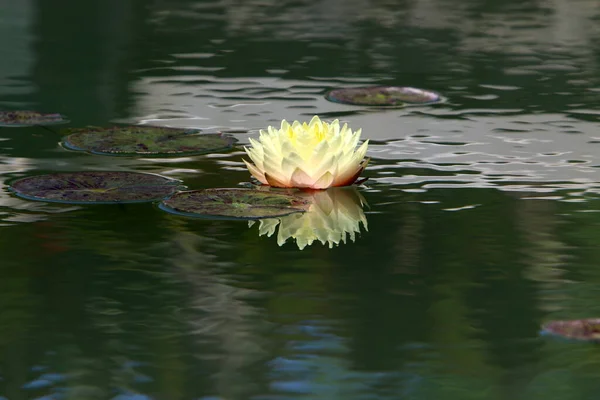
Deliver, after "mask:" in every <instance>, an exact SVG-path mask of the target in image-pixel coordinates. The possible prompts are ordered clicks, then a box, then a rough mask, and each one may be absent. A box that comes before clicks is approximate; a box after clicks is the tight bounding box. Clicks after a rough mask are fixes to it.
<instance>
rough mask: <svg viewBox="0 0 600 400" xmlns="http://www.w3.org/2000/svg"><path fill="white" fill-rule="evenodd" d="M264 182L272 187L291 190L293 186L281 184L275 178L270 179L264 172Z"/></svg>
mask: <svg viewBox="0 0 600 400" xmlns="http://www.w3.org/2000/svg"><path fill="white" fill-rule="evenodd" d="M265 180H266V181H267V182H266V184H267V185H269V186H272V187H278V188H291V187H294V186H293V185H290V184H289V183H287V184H286V183H283V182H281V181H279V180H277V179H276V178H274V177H272V176H271V175H269V174H267V173H266V172H265Z"/></svg>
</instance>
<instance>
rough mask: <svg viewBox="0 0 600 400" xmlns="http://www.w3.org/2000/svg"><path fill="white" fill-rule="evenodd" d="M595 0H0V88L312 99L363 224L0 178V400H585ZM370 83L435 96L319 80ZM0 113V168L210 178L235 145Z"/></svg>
mask: <svg viewBox="0 0 600 400" xmlns="http://www.w3.org/2000/svg"><path fill="white" fill-rule="evenodd" d="M599 43H600V3H599V2H597V1H595V0H546V1H545V0H538V1H533V0H504V1H491V0H490V1H483V0H404V1H402V0H398V1H391V0H390V1H383V0H380V1H377V0H372V1H367V0H345V1H341V0H319V1H316V0H315V1H301V0H300V1H298V0H296V1H285V0H277V1H275V0H244V1H241V0H238V1H236V0H222V1H185V0H169V1H166V0H162V1H161V0H155V1H145V2H144V1H128V0H119V1H117V0H114V1H105V0H102V1H100V0H86V1H81V0H56V1H42V0H37V1H36V0H19V1H10V0H0V54H1V56H0V107H1V108H3V109H36V110H40V111H48V112H61V113H64V114H67V115H68V116H69V117H70V118H71V120H72V126H85V125H94V124H95V125H103V124H108V123H115V122H126V123H140V122H143V123H149V124H160V125H168V126H185V127H195V128H206V129H207V130H219V129H225V130H241V131H249V133H243V134H238V135H237V136H238V138H239V139H240V143H242V144H244V143H247V139H248V137H253V136H256V135H257V129H260V128H264V127H265V126H266V125H269V124H278V123H279V121H280V120H281V119H283V118H286V119H288V120H294V119H303V120H307V119H309V118H310V117H311V116H312V115H314V114H319V115H320V116H321V117H322V118H326V119H327V118H334V117H335V118H340V119H342V120H343V121H346V122H348V123H349V124H350V125H351V127H353V128H359V127H360V128H362V129H363V137H364V138H369V139H371V141H372V144H371V146H370V150H369V155H370V156H371V157H372V162H371V165H370V166H369V168H368V169H367V172H366V173H365V175H366V176H368V177H369V178H370V180H369V182H368V184H367V186H366V187H364V188H361V189H360V192H361V194H362V195H363V196H364V197H365V199H366V201H367V202H368V204H369V207H368V208H367V207H365V209H364V212H365V215H366V218H367V219H368V231H365V230H364V229H363V230H362V234H360V235H358V236H357V238H356V241H355V242H351V241H347V243H346V244H342V245H340V246H339V247H334V248H333V249H331V250H330V249H329V248H328V247H327V246H323V245H321V244H320V243H315V244H313V245H312V246H308V247H306V248H305V249H304V250H303V251H300V250H298V248H297V247H296V246H295V244H294V243H293V241H291V240H289V241H288V242H287V243H286V244H284V245H283V246H281V247H280V246H278V244H277V240H276V238H275V237H266V236H259V231H258V228H257V227H256V226H252V227H248V225H247V224H246V223H244V222H229V221H206V220H193V219H186V218H181V217H177V216H172V215H169V214H166V213H164V212H162V211H160V210H158V209H157V208H156V207H155V206H154V205H150V204H146V205H131V206H125V207H119V206H90V207H75V206H61V205H49V204H45V203H37V202H28V201H25V200H21V199H18V198H15V197H13V196H11V195H10V194H9V193H8V192H7V191H6V190H3V192H2V193H1V194H0V399H9V400H18V399H44V400H49V399H119V400H123V399H135V400H138V399H149V398H152V399H169V400H176V399H203V400H216V399H223V400H225V399H227V400H233V399H265V400H266V399H304V398H306V399H411V400H427V399H444V400H455V399H456V400H468V399H474V400H475V399H476V400H480V399H486V400H487V399H508V400H517V399H527V400H531V399H545V400H552V399H560V400H568V399H598V398H599V397H600V378H599V377H600V348H599V347H597V346H594V345H588V344H577V343H564V342H559V341H556V340H552V339H549V338H547V337H540V335H539V326H540V324H541V323H543V322H544V321H547V320H552V319H563V318H583V317H594V316H595V317H600V301H599V300H600V289H599V288H600V265H598V264H599V261H600V196H599V194H598V193H599V190H600V171H599V169H598V166H599V163H598V160H599V156H600V129H599V128H600V122H599V120H600V108H599V105H600V44H599ZM361 84H398V85H410V86H417V87H423V88H428V89H432V90H436V91H439V92H441V93H443V94H444V95H445V96H446V97H447V98H448V102H446V103H444V104H441V105H436V106H430V107H415V108H404V109H397V110H384V111H382V110H367V109H364V108H360V107H353V106H345V105H339V104H333V103H329V102H327V101H326V100H324V99H323V92H324V91H325V90H326V89H328V88H332V87H339V86H355V85H361ZM58 140H59V138H58V137H57V136H56V135H54V134H53V133H51V132H48V131H44V130H41V129H35V128H32V129H29V128H28V129H10V130H9V129H1V130H0V179H2V182H3V183H5V182H6V181H7V180H9V179H12V178H15V177H21V176H26V175H32V174H36V173H43V172H48V171H78V170H114V169H118V170H136V171H146V172H154V173H159V174H162V175H165V176H170V177H174V178H179V179H182V180H183V181H184V182H185V183H186V184H187V185H188V186H189V187H190V188H204V187H237V186H238V185H239V184H240V183H243V182H247V181H248V178H249V175H248V173H247V171H246V170H245V168H244V166H243V164H242V162H241V159H242V154H243V153H242V151H241V147H238V148H237V149H236V150H235V151H233V152H229V153H222V154H217V155H211V156H199V157H187V158H181V159H170V160H164V159H144V160H141V159H134V158H111V157H101V156H91V155H87V154H82V153H75V152H69V151H66V150H64V149H62V148H60V147H59V146H58Z"/></svg>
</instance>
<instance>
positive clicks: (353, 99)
mask: <svg viewBox="0 0 600 400" xmlns="http://www.w3.org/2000/svg"><path fill="white" fill-rule="evenodd" d="M325 98H326V99H327V100H329V101H333V102H335V103H341V104H352V105H359V106H380V107H382V106H383V107H401V106H404V105H406V104H432V103H439V102H440V101H442V96H440V95H439V94H438V93H436V92H432V91H429V90H423V89H418V88H413V87H406V86H368V87H357V88H341V89H333V90H330V91H329V92H327V93H326V94H325Z"/></svg>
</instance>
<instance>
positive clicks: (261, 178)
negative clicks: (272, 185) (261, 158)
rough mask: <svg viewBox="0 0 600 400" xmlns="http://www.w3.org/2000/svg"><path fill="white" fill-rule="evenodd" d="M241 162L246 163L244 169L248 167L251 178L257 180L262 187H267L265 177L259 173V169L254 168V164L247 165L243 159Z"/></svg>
mask: <svg viewBox="0 0 600 400" xmlns="http://www.w3.org/2000/svg"><path fill="white" fill-rule="evenodd" d="M242 161H243V162H245V163H246V167H248V170H249V171H250V173H251V174H252V176H253V177H255V178H256V179H258V180H259V182H260V183H262V184H264V185H268V183H267V179H266V178H265V175H264V174H263V173H262V172H260V171H259V169H258V168H256V166H255V165H254V164H252V163H249V162H248V161H246V160H244V159H242Z"/></svg>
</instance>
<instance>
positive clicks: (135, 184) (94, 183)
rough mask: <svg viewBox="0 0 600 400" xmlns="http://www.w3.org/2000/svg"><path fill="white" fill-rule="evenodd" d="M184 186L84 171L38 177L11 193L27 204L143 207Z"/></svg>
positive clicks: (19, 183)
mask: <svg viewBox="0 0 600 400" xmlns="http://www.w3.org/2000/svg"><path fill="white" fill-rule="evenodd" d="M180 189H181V182H180V181H177V180H174V179H169V178H165V177H162V176H159V175H153V174H143V173H139V172H125V171H85V172H66V173H56V174H47V175H36V176H30V177H26V178H21V179H17V180H15V181H13V182H12V183H11V184H10V186H9V190H11V191H12V192H14V193H15V194H16V195H17V196H19V197H22V198H24V199H27V200H36V201H45V202H52V203H66V204H112V203H142V202H150V201H157V200H161V199H164V198H165V197H167V196H169V195H171V194H173V193H175V192H176V191H177V190H180Z"/></svg>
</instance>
